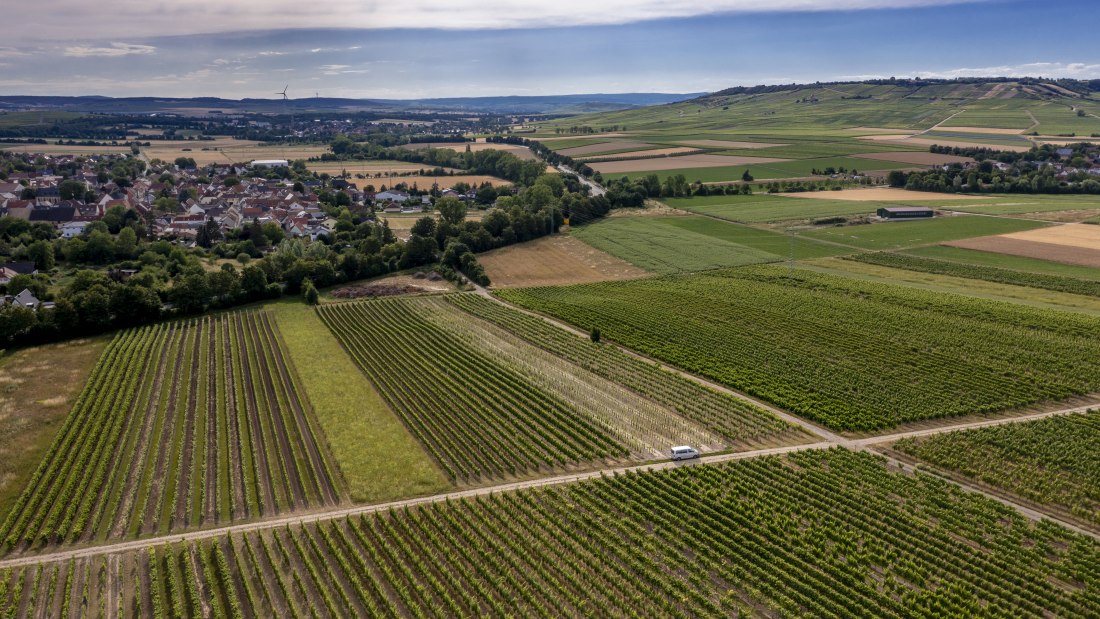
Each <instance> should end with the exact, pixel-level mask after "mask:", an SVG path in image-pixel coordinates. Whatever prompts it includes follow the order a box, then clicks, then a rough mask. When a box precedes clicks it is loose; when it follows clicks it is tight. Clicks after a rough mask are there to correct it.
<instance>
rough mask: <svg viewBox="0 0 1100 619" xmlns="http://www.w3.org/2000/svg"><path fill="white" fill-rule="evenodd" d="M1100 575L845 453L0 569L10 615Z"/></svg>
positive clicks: (435, 602)
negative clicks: (29, 610)
mask: <svg viewBox="0 0 1100 619" xmlns="http://www.w3.org/2000/svg"><path fill="white" fill-rule="evenodd" d="M1098 564H1100V545H1098V544H1097V543H1096V541H1095V540H1093V539H1091V538H1089V537H1086V536H1083V535H1075V534H1072V533H1070V532H1069V531H1067V530H1066V529H1064V528H1061V527H1058V526H1056V525H1053V524H1050V523H1048V522H1034V521H1031V520H1028V519H1026V518H1024V517H1023V516H1021V515H1020V514H1018V513H1016V512H1015V511H1013V510H1012V509H1010V508H1008V507H1005V506H1003V505H1001V504H999V503H996V502H994V501H992V500H989V499H986V498H983V497H981V496H978V495H975V494H969V493H965V492H963V491H961V490H959V489H958V488H956V487H955V486H953V485H951V484H948V483H945V482H944V481H942V480H940V479H938V478H936V477H933V476H930V475H925V474H915V475H909V474H904V473H899V472H897V471H896V470H895V469H891V468H888V467H887V464H886V462H885V461H884V460H883V459H882V458H880V457H876V456H872V455H869V454H863V453H855V452H851V451H847V450H843V449H832V450H827V451H822V450H817V451H807V452H803V453H796V454H791V455H789V456H786V457H782V458H780V457H769V458H759V459H754V460H748V461H742V462H732V463H726V464H722V465H716V466H689V467H683V468H678V469H675V470H664V471H656V472H639V473H630V474H624V475H614V476H609V477H605V478H601V479H596V480H590V481H585V482H581V483H574V484H566V485H560V486H554V487H551V488H547V489H539V490H525V491H520V492H504V493H497V494H494V495H492V496H488V497H479V498H477V499H468V500H455V501H448V502H441V503H435V504H431V505H425V506H420V507H413V508H408V509H400V510H391V511H388V512H382V513H374V514H363V515H354V516H350V517H347V518H340V519H335V520H323V521H321V522H318V523H313V524H306V525H294V526H288V527H279V528H275V529H272V530H267V531H250V532H247V533H243V534H233V535H230V536H224V535H223V536H220V537H216V538H213V539H210V540H203V541H199V542H190V543H177V544H173V545H169V546H158V547H155V548H150V549H148V550H142V551H130V552H126V553H122V554H120V555H116V556H115V557H114V558H112V559H110V560H109V559H108V558H107V557H105V556H100V557H97V556H92V557H81V558H78V559H74V560H72V561H69V562H56V563H50V564H39V565H32V566H30V567H28V568H15V569H6V570H0V583H3V584H4V586H5V589H6V591H5V594H6V595H5V596H4V599H0V609H3V610H10V609H19V608H27V607H34V608H38V607H41V608H42V609H43V610H46V611H47V613H46V614H48V615H49V616H69V615H70V614H71V615H73V616H76V615H78V614H79V611H80V609H81V608H82V607H83V606H85V605H86V606H87V607H89V608H99V609H103V611H104V612H103V614H104V615H106V616H135V615H147V616H156V617H160V616H181V617H189V616H196V617H197V616H203V615H204V614H207V613H208V614H210V615H212V616H218V617H228V616H249V617H251V616H262V617H272V616H280V617H304V616H334V617H335V616H356V617H368V616H369V617H375V616H397V617H402V616H412V617H418V616H420V617H429V616H431V617H485V616H494V617H506V616H516V617H546V618H550V617H574V616H577V617H583V616H607V617H630V616H669V617H745V616H765V617H773V616H774V617H780V616H813V617H857V616H859V617H890V618H901V617H911V616H921V617H937V616H947V617H963V616H986V615H989V616H1004V617H1041V616H1060V617H1086V616H1091V615H1092V614H1093V613H1094V611H1095V609H1096V608H1097V606H1098V602H1100V574H1098V573H1097V569H1096V566H1097V565H1098ZM120 582H121V583H122V585H121V586H120V587H119V588H118V591H117V593H116V591H115V590H114V589H112V586H111V584H112V583H116V584H117V583H120ZM33 600H38V601H37V603H35V602H34V601H33Z"/></svg>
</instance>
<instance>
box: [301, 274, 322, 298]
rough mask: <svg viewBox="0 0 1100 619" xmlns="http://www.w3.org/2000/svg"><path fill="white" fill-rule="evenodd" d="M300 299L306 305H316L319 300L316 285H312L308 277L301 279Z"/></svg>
mask: <svg viewBox="0 0 1100 619" xmlns="http://www.w3.org/2000/svg"><path fill="white" fill-rule="evenodd" d="M302 300H303V301H305V302H306V305H317V304H318V303H319V302H320V295H319V294H318V293H317V287H316V286H314V285H313V281H312V280H310V279H309V278H306V279H305V280H303V281H302Z"/></svg>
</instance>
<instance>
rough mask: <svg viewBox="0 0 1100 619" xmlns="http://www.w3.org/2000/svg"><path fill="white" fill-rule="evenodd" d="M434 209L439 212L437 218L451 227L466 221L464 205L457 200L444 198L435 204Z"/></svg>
mask: <svg viewBox="0 0 1100 619" xmlns="http://www.w3.org/2000/svg"><path fill="white" fill-rule="evenodd" d="M435 209H436V210H437V211H439V217H440V218H441V219H442V220H443V221H445V222H447V223H449V224H452V225H456V226H457V225H458V224H460V223H462V220H464V219H466V203H465V202H463V201H461V200H459V199H458V198H452V197H449V196H448V197H446V198H440V200H439V201H438V202H436V203H435Z"/></svg>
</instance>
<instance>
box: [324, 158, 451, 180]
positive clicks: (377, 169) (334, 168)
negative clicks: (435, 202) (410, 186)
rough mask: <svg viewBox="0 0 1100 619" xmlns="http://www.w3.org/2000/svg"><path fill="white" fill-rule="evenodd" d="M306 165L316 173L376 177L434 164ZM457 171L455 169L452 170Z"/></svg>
mask: <svg viewBox="0 0 1100 619" xmlns="http://www.w3.org/2000/svg"><path fill="white" fill-rule="evenodd" d="M306 167H307V168H309V170H310V171H312V172H317V173H318V174H320V173H322V172H325V173H327V174H329V175H331V176H339V175H340V174H343V173H344V172H347V173H348V175H349V176H352V177H355V176H356V175H359V174H362V175H363V176H366V177H376V176H378V175H379V174H381V175H382V176H386V175H390V174H393V175H402V174H416V173H418V172H420V170H433V169H434V166H430V165H426V164H423V163H409V162H407V161H375V160H369V161H310V162H307V163H306ZM443 170H444V171H446V172H451V171H452V168H443ZM453 171H455V172H457V170H453Z"/></svg>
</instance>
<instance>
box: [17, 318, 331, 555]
mask: <svg viewBox="0 0 1100 619" xmlns="http://www.w3.org/2000/svg"><path fill="white" fill-rule="evenodd" d="M301 393H302V391H301V389H300V388H299V385H298V378H297V375H296V373H295V371H294V369H293V367H292V366H290V365H289V361H288V358H287V356H286V353H285V352H284V348H283V345H282V342H281V338H280V335H279V333H278V332H277V330H276V329H275V327H274V325H273V323H272V322H271V319H270V318H269V316H268V315H267V314H266V313H258V312H237V313H228V314H221V315H219V316H216V317H215V316H210V317H205V318H201V319H195V320H188V321H184V322H175V323H164V324H158V325H154V326H149V327H143V328H138V329H130V330H127V331H123V332H122V333H120V334H118V335H117V336H115V338H114V339H113V340H112V341H111V343H110V344H109V345H108V346H107V348H106V349H105V350H104V352H103V355H102V357H101V358H100V361H99V363H98V364H97V365H96V367H95V369H94V370H93V371H92V376H91V377H90V378H89V380H88V384H87V386H86V387H85V388H84V391H82V392H81V394H80V395H79V396H78V398H77V400H76V403H75V404H74V405H73V409H72V412H71V413H70V414H69V417H68V418H67V420H66V421H65V425H64V427H62V428H61V430H60V431H59V432H58V434H57V438H56V440H55V441H54V443H53V445H52V446H51V447H50V451H49V452H48V453H47V454H46V456H45V458H44V459H43V460H42V462H41V465H40V466H39V468H38V470H37V471H36V472H35V473H34V476H33V477H32V479H31V480H30V481H29V482H28V483H27V486H26V490H25V491H24V493H23V495H22V496H20V498H19V500H18V502H17V503H16V506H15V507H14V508H13V509H12V511H11V513H10V514H9V515H8V518H7V519H6V520H5V522H4V524H3V525H2V526H0V538H3V540H4V543H5V546H6V547H7V548H9V549H11V548H13V547H14V548H24V549H29V548H38V547H41V546H42V545H48V544H60V543H64V542H78V541H92V540H103V539H108V538H110V539H119V538H123V537H139V536H141V537H143V536H149V535H156V534H162V535H163V534H166V533H169V532H176V531H183V530H187V529H191V528H195V527H199V526H211V525H215V524H218V523H225V522H231V521H239V520H242V519H249V518H257V517H260V516H267V515H271V514H275V513H279V512H286V511H293V510H299V509H305V508H309V507H315V506H320V505H335V504H337V503H339V502H341V500H342V496H343V495H344V491H343V490H342V483H341V482H340V478H339V474H338V472H337V471H336V469H334V468H333V467H332V466H331V464H330V463H329V457H328V454H327V448H326V446H325V441H324V437H323V436H321V435H319V434H318V433H317V430H316V429H315V428H316V422H315V421H314V420H313V413H312V410H311V409H310V406H309V404H308V402H306V401H304V400H303V399H302V396H301V395H300V394H301Z"/></svg>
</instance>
